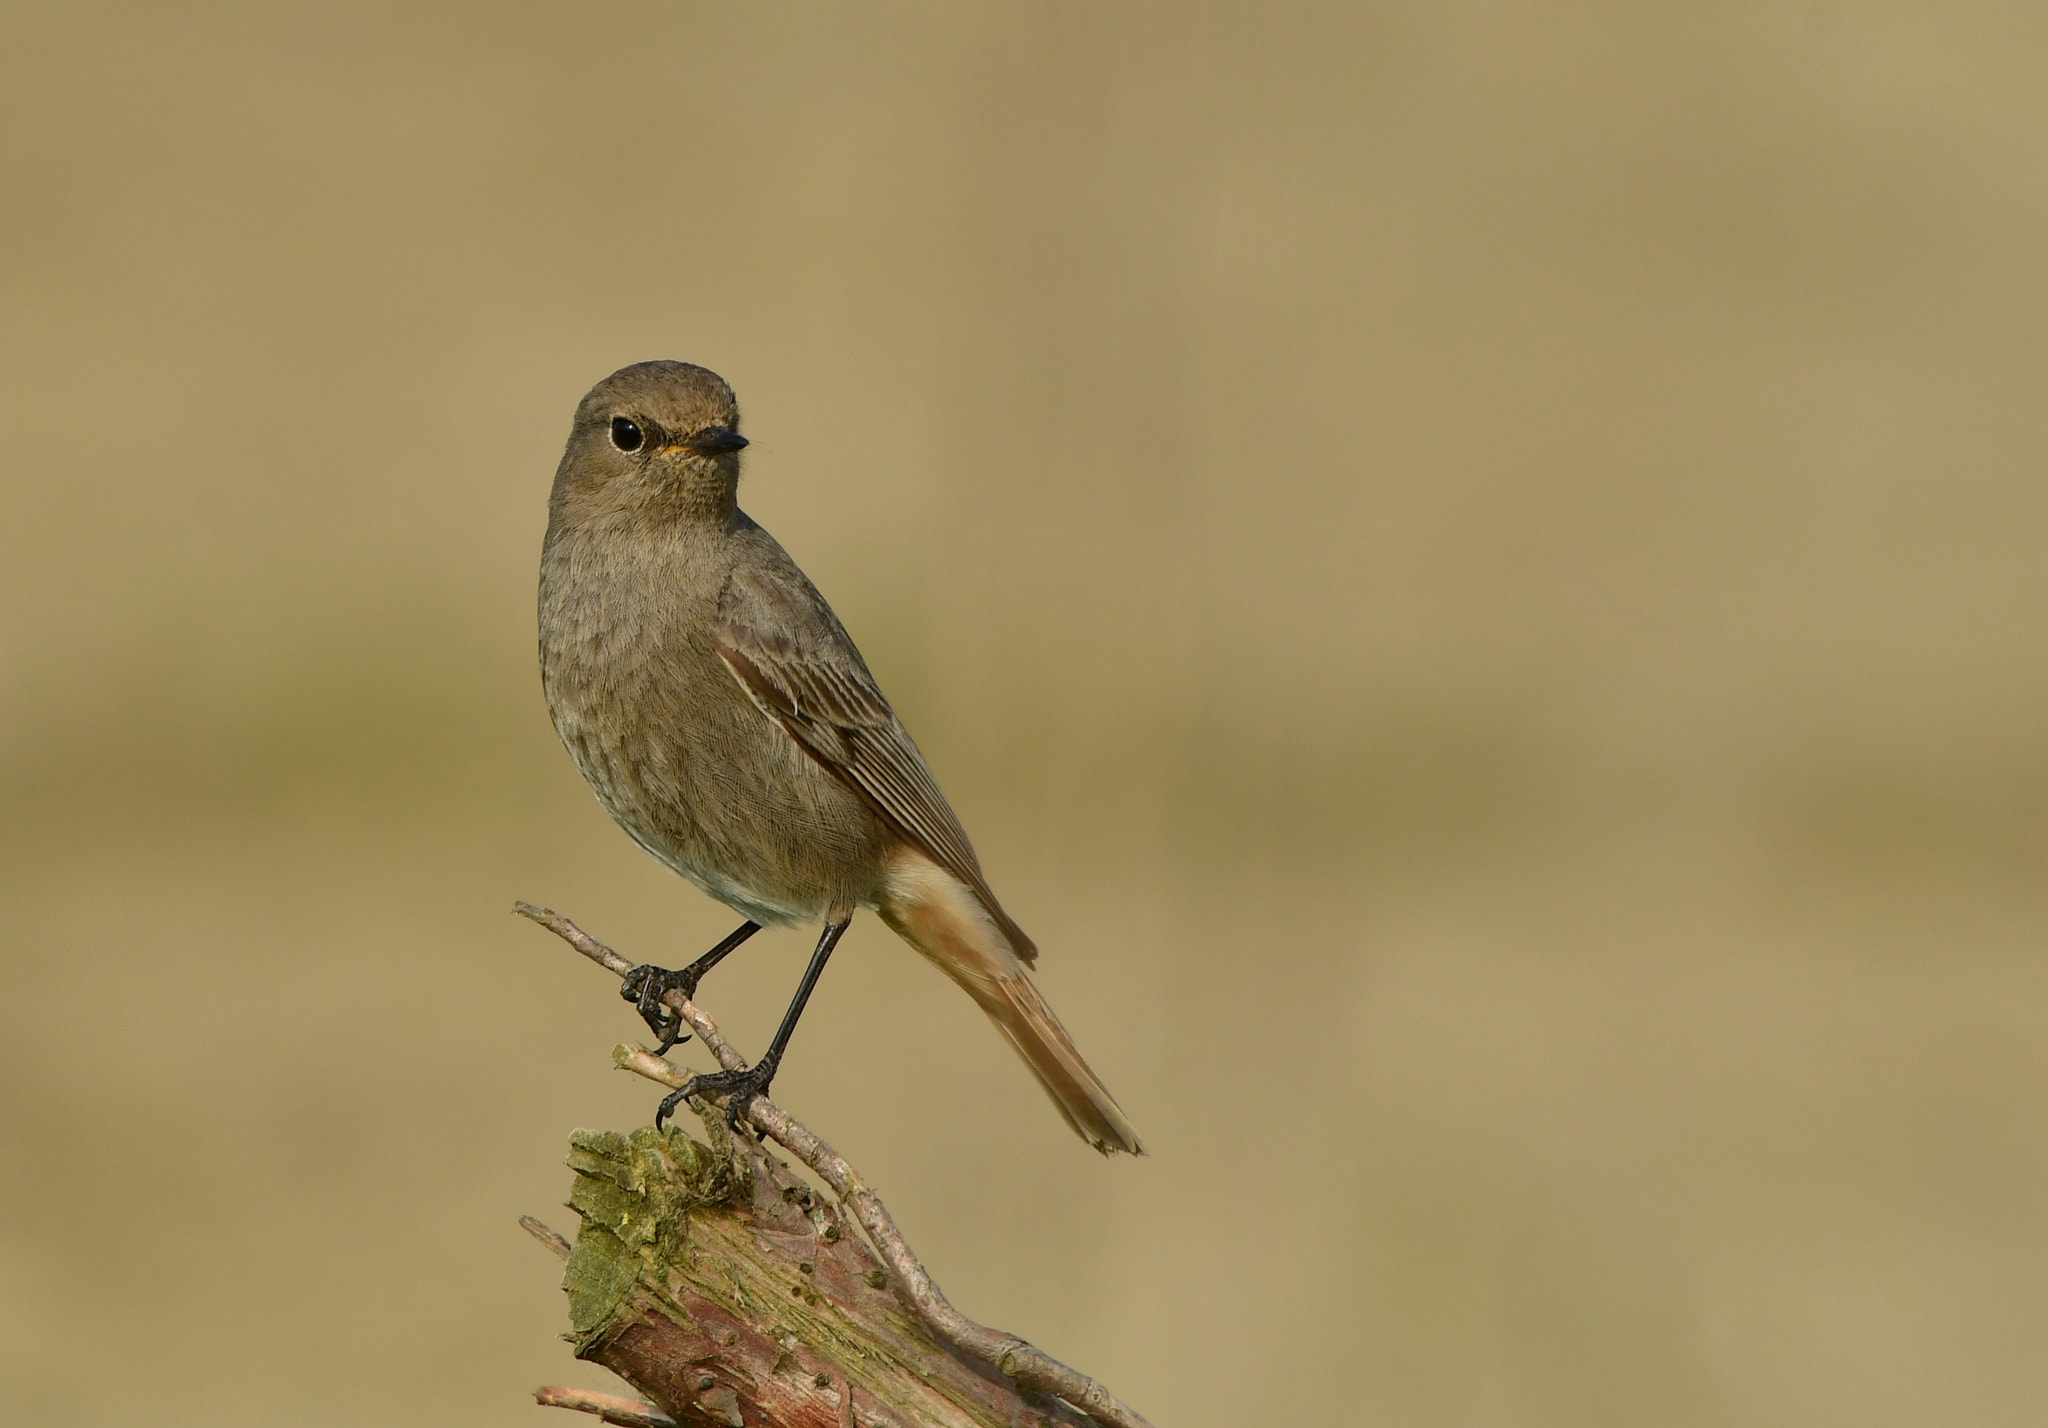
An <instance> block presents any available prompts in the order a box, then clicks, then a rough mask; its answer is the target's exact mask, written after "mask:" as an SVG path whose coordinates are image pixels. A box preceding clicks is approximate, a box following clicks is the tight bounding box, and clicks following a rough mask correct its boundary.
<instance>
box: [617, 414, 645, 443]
mask: <svg viewBox="0 0 2048 1428" xmlns="http://www.w3.org/2000/svg"><path fill="white" fill-rule="evenodd" d="M646 440H647V438H646V437H644V436H642V435H641V434H640V424H639V423H638V422H636V421H634V420H633V419H632V418H631V417H613V418H612V445H613V446H616V447H617V448H618V449H619V450H621V451H638V450H639V449H640V447H641V445H642V444H643V443H645V442H646Z"/></svg>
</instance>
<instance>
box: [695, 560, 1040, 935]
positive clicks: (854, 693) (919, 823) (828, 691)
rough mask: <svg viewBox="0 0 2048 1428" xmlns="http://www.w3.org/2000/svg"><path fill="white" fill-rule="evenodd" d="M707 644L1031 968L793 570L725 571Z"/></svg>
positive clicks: (882, 702) (954, 830)
mask: <svg viewBox="0 0 2048 1428" xmlns="http://www.w3.org/2000/svg"><path fill="white" fill-rule="evenodd" d="M712 639H713V642H714V643H715V644H716V646H717V649H718V653H719V657H720V658H722V659H723V660H724V661H725V663H726V667H727V668H728V669H730V670H731V671H732V672H733V676H734V677H735V678H737V679H738V680H739V682H740V685H741V687H743V688H744V689H745V690H746V691H747V693H748V694H749V695H750V696H751V697H752V698H753V701H754V703H755V704H756V705H758V706H759V707H760V708H761V710H762V712H763V713H765V714H767V715H768V716H769V717H770V718H771V719H774V720H775V721H776V722H777V723H778V724H780V725H782V727H783V728H784V729H786V730H788V731H789V734H790V736H791V737H792V738H794V739H795V740H796V742H797V744H798V745H799V747H801V748H802V749H803V750H804V751H805V752H806V753H808V754H810V755H811V757H812V758H814V759H816V760H817V761H818V762H819V763H820V764H822V765H823V766H824V767H825V768H826V769H827V770H828V771H829V772H830V773H831V774H832V775H833V776H834V777H835V778H838V779H839V780H840V781H841V782H843V783H845V784H846V785H847V786H848V787H849V788H851V789H853V791H854V792H856V793H858V794H859V795H860V796H861V797H862V798H863V799H865V800H866V801H867V803H868V805H869V806H870V807H871V808H873V809H874V810H875V812H876V813H877V814H879V815H880V816H881V818H882V820H883V822H885V823H886V824H888V825H889V827H890V828H891V829H892V830H894V831H895V833H896V834H897V835H898V836H899V837H902V838H904V839H905V840H907V841H908V842H910V843H911V844H912V845H914V846H915V847H917V848H918V849H919V850H921V851H922V852H923V853H924V854H925V855H926V856H927V857H929V858H931V859H932V860H933V861H934V862H936V863H938V864H939V866H940V867H942V868H944V869H945V870H946V871H947V872H949V873H951V874H953V875H954V876H955V877H957V878H959V879H960V880H961V881H962V882H964V883H966V884H967V886H968V887H970V888H972V889H973V890H974V894H975V897H976V899H977V900H978V901H979V902H980V903H981V904H982V906H983V907H984V908H986V909H987V910H988V914H989V916H990V917H992V918H994V919H995V922H996V924H997V925H998V926H999V927H1001V928H1002V930H1003V933H1004V935H1005V936H1006V937H1008V938H1009V940H1010V943H1011V945H1012V947H1013V949H1014V950H1015V951H1016V953H1017V955H1018V956H1019V957H1020V958H1022V959H1023V960H1024V962H1025V963H1027V964H1029V963H1032V962H1034V961H1036V960H1037V948H1036V947H1034V946H1033V945H1032V942H1031V939H1030V938H1029V937H1027V936H1026V935H1025V934H1024V929H1022V928H1021V927H1019V926H1017V924H1016V923H1015V922H1013V921H1011V919H1010V916H1009V914H1008V913H1006V912H1004V911H1003V908H1002V904H1000V903H999V902H997V901H996V895H995V894H994V893H993V892H992V891H990V890H989V886H988V881H987V879H985V878H984V877H983V876H982V872H981V862H980V860H979V859H977V858H976V857H975V856H974V846H973V844H971V843H969V842H968V841H967V830H965V829H964V828H962V827H961V826H960V820H959V818H958V817H956V816H955V815H954V813H953V809H952V806H951V805H950V804H948V803H947V802H946V796H945V795H944V794H943V793H941V792H939V785H938V782H937V780H935V779H934V778H933V777H932V774H931V770H930V769H928V768H926V767H925V762H924V755H922V754H920V753H919V752H918V751H917V745H916V744H914V743H912V742H911V741H910V735H909V734H908V733H907V732H906V731H905V730H904V728H903V724H902V721H900V720H899V719H897V717H896V711H895V710H893V709H891V708H890V707H889V701H888V700H886V699H884V698H883V697H882V691H881V690H880V689H878V688H877V687H876V685H875V680H874V676H873V675H871V674H869V673H868V667H867V664H866V663H865V662H864V661H863V660H862V659H861V657H860V651H859V650H857V649H855V648H854V645H853V640H852V638H851V637H849V636H848V635H847V633H846V630H845V628H844V627H843V626H841V625H840V623H839V620H838V618H837V617H836V616H835V615H834V614H833V613H832V609H831V607H830V606H828V605H827V604H826V603H825V597H824V596H822V595H820V594H819V593H818V592H817V590H816V588H814V587H813V586H812V585H811V583H810V581H808V580H806V579H805V578H804V577H803V575H802V574H801V573H800V572H798V571H797V570H796V569H795V568H794V567H793V566H792V567H791V568H790V569H789V570H787V571H783V570H775V569H773V568H767V569H764V568H762V567H759V566H754V567H749V568H745V569H741V570H737V571H734V572H733V574H732V575H731V577H730V578H728V579H727V581H726V583H725V588H724V590H723V591H722V592H721V593H720V595H719V600H718V623H717V625H716V626H715V628H714V629H713V631H712Z"/></svg>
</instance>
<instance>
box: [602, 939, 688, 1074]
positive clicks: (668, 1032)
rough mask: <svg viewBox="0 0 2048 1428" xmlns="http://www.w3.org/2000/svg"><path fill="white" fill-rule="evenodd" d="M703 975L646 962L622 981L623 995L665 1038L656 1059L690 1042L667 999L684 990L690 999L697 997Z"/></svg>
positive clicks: (680, 1018)
mask: <svg viewBox="0 0 2048 1428" xmlns="http://www.w3.org/2000/svg"><path fill="white" fill-rule="evenodd" d="M701 975H702V974H701V973H696V972H694V971H693V969H691V968H689V967H685V968H684V969H683V970H682V971H680V972H671V971H670V970H669V969H668V968H666V967H657V966H654V965H653V964H652V963H648V962H643V963H641V964H640V965H639V966H637V967H635V968H634V969H633V970H632V971H630V972H628V973H626V975H625V977H624V978H623V979H621V980H620V982H619V996H620V997H621V998H622V999H623V1000H625V1001H629V1002H631V1003H633V1004H634V1006H635V1007H637V1008H638V1009H639V1012H640V1019H641V1020H642V1021H644V1022H646V1023H647V1029H648V1030H649V1031H652V1032H653V1033H654V1034H655V1035H656V1036H657V1037H659V1038H660V1039H661V1045H660V1046H659V1047H657V1048H656V1049H655V1053H654V1054H655V1055H656V1056H666V1055H668V1053H669V1051H670V1050H671V1049H672V1048H674V1047H678V1046H681V1045H682V1044H683V1043H684V1042H686V1041H688V1040H689V1039H690V1034H689V1033H688V1032H686V1031H684V1030H683V1019H682V1017H681V1016H679V1015H677V1014H676V1013H675V1012H673V1011H671V1010H669V1008H668V1005H667V1003H666V1002H665V1001H664V1000H663V999H664V998H665V997H667V996H668V994H669V993H670V992H671V991H678V990H679V991H681V992H682V994H683V995H684V996H686V997H693V996H695V995H696V994H697V981H698V977H699V976H701Z"/></svg>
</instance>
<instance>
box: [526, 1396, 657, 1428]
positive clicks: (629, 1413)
mask: <svg viewBox="0 0 2048 1428" xmlns="http://www.w3.org/2000/svg"><path fill="white" fill-rule="evenodd" d="M533 1401H534V1402H535V1403H538V1404H539V1405H540V1406H541V1407H542V1408H573V1409H575V1410H576V1411H577V1412H578V1413H590V1414H594V1415H596V1416H597V1417H599V1418H602V1419H603V1420H604V1421H605V1422H607V1423H616V1424H618V1425H619V1428H676V1420H675V1419H673V1418H671V1417H669V1416H668V1415H667V1414H666V1413H663V1412H662V1411H661V1410H660V1409H659V1408H656V1407H655V1406H654V1405H653V1404H651V1403H642V1402H641V1401H640V1400H639V1399H637V1398H621V1397H619V1395H618V1394H616V1393H592V1392H591V1391H590V1390H589V1389H586V1388H561V1387H552V1388H536V1389H535V1390H534V1391H533Z"/></svg>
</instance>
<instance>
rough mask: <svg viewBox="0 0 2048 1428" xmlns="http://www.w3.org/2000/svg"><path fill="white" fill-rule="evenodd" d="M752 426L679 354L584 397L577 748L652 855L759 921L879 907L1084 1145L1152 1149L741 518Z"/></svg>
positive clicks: (547, 591)
mask: <svg viewBox="0 0 2048 1428" xmlns="http://www.w3.org/2000/svg"><path fill="white" fill-rule="evenodd" d="M618 422H626V423H629V424H630V426H631V428H632V432H633V433H636V434H637V435H638V437H639V441H638V443H637V444H635V445H631V446H630V449H622V444H621V443H622V441H626V442H628V443H629V444H630V437H621V438H615V436H614V432H615V430H617V428H616V427H615V423H618ZM738 424H739V412H738V407H737V404H736V403H735V401H734V399H733V394H732V390H731V388H730V387H728V386H727V385H726V383H725V382H724V380H723V379H721V378H720V377H718V376H717V375H716V374H715V373H712V372H709V371H707V370H705V369H704V368H701V367H695V366H691V365H689V364H687V363H680V362H645V363H640V364H638V365H636V366H632V367H627V368H624V369H623V370H621V371H619V372H616V373H614V374H613V375H612V376H610V377H608V378H606V379H605V380H604V381H603V382H600V383H599V384H598V385H597V386H596V387H595V388H593V389H592V390H591V392H590V393H589V395H587V396H586V397H585V398H584V399H583V402H582V403H581V405H579V407H578V408H577V413H576V419H575V424H574V426H573V427H572V429H571V432H570V436H569V443H568V447H567V450H566V451H565V452H564V453H563V457H562V463H561V466H560V467H559V468H558V470H557V472H556V475H555V485H554V491H553V494H552V496H551V499H550V503H549V519H548V531H547V537H546V541H545V543H544V546H543V552H542V559H541V578H540V633H541V639H540V655H541V675H542V683H543V687H544V688H545V690H546V694H547V701H548V709H549V712H550V714H551V715H552V716H553V718H554V721H555V727H556V729H557V731H558V732H559V733H560V734H561V737H562V742H563V743H564V744H565V745H566V746H567V747H568V749H569V752H570V754H571V755H572V756H573V757H574V758H575V760H576V764H577V767H578V768H579V769H580V770H581V771H582V773H583V776H584V778H585V779H586V780H588V781H589V783H590V785H591V787H592V789H593V790H595V791H596V793H597V796H598V799H599V800H600V802H602V803H603V805H604V807H605V808H606V810H607V811H608V812H610V813H611V815H612V817H613V818H615V819H617V820H618V822H619V824H620V825H621V826H622V827H624V828H625V830H626V831H627V832H628V833H629V834H631V835H632V837H633V838H634V840H635V841H637V842H638V843H639V844H640V845H641V847H643V848H645V849H646V850H647V851H648V852H650V853H651V854H653V855H654V856H655V857H656V858H658V859H660V860H661V861H662V862H664V863H666V864H667V865H668V866H669V867H671V868H673V869H675V870H676V871H677V872H679V873H681V874H682V875H683V876H684V877H686V878H688V879H689V880H690V881H691V882H693V883H695V884H696V885H697V886H698V887H700V888H702V889H703V890H704V891H705V892H707V893H709V894H710V895H711V896H713V897H715V898H717V899H719V900H720V901H722V902H724V903H726V904H727V905H728V906H730V907H732V908H734V909H736V910H738V911H739V912H741V913H742V914H744V915H745V916H746V917H748V918H750V919H752V920H754V921H756V922H762V923H781V924H791V923H802V922H814V921H841V920H844V919H845V918H846V917H848V916H850V915H851V914H852V913H853V911H854V910H855V909H856V908H863V907H865V908H871V909H874V910H875V911H877V912H878V913H879V914H880V915H881V916H882V917H883V919H884V920H885V921H886V922H888V924H889V925H890V926H891V927H893V928H895V929H896V930H897V931H898V932H899V933H900V934H901V935H903V936H904V938H905V939H906V940H908V941H909V942H911V944H912V945H913V946H915V947H916V948H917V949H918V950H919V951H920V952H922V953H923V954H924V955H925V956H926V957H928V958H929V959H931V960H932V961H933V962H934V963H936V964H937V965H938V966H940V967H941V968H942V969H943V970H945V971H946V972H947V973H948V974H949V975H950V976H952V977H953V978H954V980H955V981H957V982H958V983H959V984H960V985H961V986H962V987H964V988H965V989H966V990H967V991H968V993H969V994H970V995H971V996H973V997H974V999H975V1001H976V1002H977V1003H979V1004H980V1005H981V1006H982V1008H983V1010H985V1011H986V1012H988V1014H989V1015H990V1017H991V1018H992V1019H993V1020H994V1021H995V1022H996V1024H997V1026H998V1028H999V1029H1000V1030H1002V1031H1003V1033H1004V1035H1005V1036H1006V1037H1007V1038H1008V1039H1009V1040H1010V1041H1011V1043H1012V1045H1013V1046H1015V1047H1016V1049H1017V1050H1018V1052H1019V1053H1020V1054H1021V1055H1022V1056H1023V1057H1024V1059H1025V1061H1026V1062H1027V1064H1029V1065H1030V1066H1031V1067H1032V1069H1033V1070H1034V1071H1035V1072H1036V1073H1037V1074H1038V1076H1039V1079H1040V1081H1041V1083H1042V1084H1043V1085H1044V1086H1045V1088H1046V1090H1047V1091H1048V1093H1049V1094H1050V1095H1051V1096H1052V1098H1053V1101H1054V1104H1055V1105H1057V1106H1058V1107H1059V1108H1060V1110H1061V1112H1062V1114H1063V1115H1064V1116H1065V1117H1066V1118H1067V1120H1068V1122H1069V1123H1070V1124H1071V1125H1073V1126H1074V1128H1075V1129H1076V1130H1077V1131H1078V1132H1080V1134H1081V1135H1083V1136H1084V1137H1085V1138H1086V1139H1088V1140H1089V1141H1090V1142H1091V1143H1092V1144H1094V1145H1095V1146H1096V1147H1097V1148H1098V1149H1101V1150H1104V1151H1109V1150H1126V1151H1131V1152H1133V1153H1136V1152H1138V1151H1140V1150H1141V1149H1142V1147H1141V1146H1140V1145H1139V1142H1138V1139H1137V1136H1136V1133H1135V1132H1134V1131H1133V1130H1132V1129H1131V1127H1130V1123H1129V1121H1128V1120H1127V1119H1126V1118H1125V1116H1124V1114H1123V1112H1122V1110H1121V1109H1120V1108H1119V1107H1118V1106H1117V1104H1116V1101H1115V1099H1114V1098H1113V1097H1112V1096H1111V1095H1110V1094H1109V1092H1108V1090H1107V1089H1106V1088H1105V1087H1103V1085H1102V1083H1101V1082H1100V1080H1098V1079H1097V1078H1096V1077H1095V1075H1094V1073H1093V1072H1092V1071H1091V1070H1090V1069H1089V1068H1088V1066H1087V1063H1086V1062H1085V1061H1084V1060H1083V1059H1082V1058H1081V1056H1080V1053H1079V1052H1078V1051H1077V1050H1075V1049H1074V1046H1073V1043H1072V1041H1071V1040H1070V1039H1069V1038H1068V1037H1067V1034H1066V1032H1065V1030H1064V1028H1062V1027H1061V1026H1060V1024H1059V1020H1058V1018H1057V1017H1055V1016H1054V1015H1053V1014H1052V1011H1051V1009H1050V1008H1049V1007H1047V1006H1046V1005H1045V1003H1044V1001H1043V999H1042V998H1040V997H1039V995H1038V993H1037V990H1036V988H1034V987H1033V986H1032V985H1031V982H1030V979H1029V978H1028V976H1027V975H1026V974H1025V970H1024V969H1025V967H1026V966H1027V965H1029V964H1030V963H1032V962H1033V961H1035V959H1036V956H1037V950H1036V948H1035V947H1034V946H1033V944H1032V942H1031V940H1030V938H1028V937H1027V936H1026V935H1025V934H1024V931H1023V929H1021V928H1020V927H1018V926H1017V924H1016V922H1015V921H1014V920H1012V919H1011V918H1010V916H1009V914H1008V913H1006V912H1005V911H1004V910H1003V908H1002V905H1001V904H1000V903H999V902H998V901H997V899H996V896H995V894H994V892H993V891H992V890H991V889H990V888H989V885H988V881H987V879H986V877H985V876H984V875H983V873H982V870H981V865H980V862H979V860H978V859H977V858H976V857H975V854H974V849H973V845H972V844H971V843H970V842H969V841H968V838H967V834H966V831H965V830H964V829H962V828H961V826H960V822H959V819H958V818H957V817H956V816H955V815H954V813H953V810H952V808H951V807H950V806H949V805H948V804H947V802H946V799H945V796H944V795H943V794H942V793H941V792H940V791H939V788H938V784H937V782H936V781H935V780H934V779H933V777H932V775H931V771H930V770H929V768H927V767H926V765H925V761H924V758H923V756H922V755H921V754H920V753H919V752H918V749H917V746H916V745H915V744H914V743H912V742H911V739H910V736H909V734H908V733H907V732H906V731H905V730H904V728H903V725H902V723H901V721H899V720H898V719H897V717H896V715H895V713H894V711H893V710H891V708H890V707H889V703H888V701H887V700H886V699H885V698H884V697H883V696H882V693H881V691H880V689H879V688H877V686H876V684H875V681H874V677H873V676H872V675H871V674H870V673H869V672H868V668H867V665H866V663H865V661H863V660H862V659H861V656H860V652H859V650H858V649H856V648H855V646H854V643H853V641H852V639H851V638H850V637H849V636H848V635H847V633H846V630H845V628H844V627H843V626H842V625H841V624H840V623H839V619H838V617H837V616H836V615H834V614H833V612H832V609H831V607H830V606H829V605H827V604H826V603H825V599H824V597H823V596H822V595H820V594H819V593H818V591H817V589H816V588H815V587H814V586H813V585H812V584H811V582H810V581H809V580H808V579H807V578H806V577H805V576H804V573H803V572H802V571H801V570H800V569H798V567H797V565H796V562H795V561H794V560H792V559H791V558H790V557H789V555H788V553H787V552H785V551H784V550H783V549H782V547H781V546H780V545H779V544H777V543H776V541H775V539H774V537H773V536H771V535H769V534H768V532H767V531H765V530H763V529H762V528H761V527H760V526H758V525H756V524H755V523H754V522H753V521H752V520H751V519H749V518H748V517H747V515H746V514H745V513H744V512H742V511H741V510H740V509H739V506H738V504H737V499H736V490H737V485H738V477H739V457H738V452H737V446H739V445H744V442H743V441H741V440H740V439H739V438H738V437H737V434H736V433H737V431H738Z"/></svg>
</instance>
